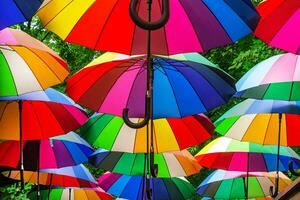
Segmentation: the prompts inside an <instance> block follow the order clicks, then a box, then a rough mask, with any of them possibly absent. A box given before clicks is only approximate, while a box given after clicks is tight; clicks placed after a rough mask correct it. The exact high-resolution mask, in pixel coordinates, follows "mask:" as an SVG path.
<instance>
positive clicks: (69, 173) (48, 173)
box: [3, 164, 97, 188]
mask: <svg viewBox="0 0 300 200" xmlns="http://www.w3.org/2000/svg"><path fill="white" fill-rule="evenodd" d="M3 174H4V175H5V176H6V177H8V178H12V179H17V180H20V171H17V170H16V171H9V172H4V173H3ZM24 179H25V182H28V183H32V184H38V185H39V184H41V185H47V186H50V187H52V186H54V187H77V188H78V187H79V188H94V187H96V186H97V181H96V180H95V179H94V177H93V175H92V174H91V173H90V172H89V171H88V169H87V168H86V167H84V165H82V164H80V165H76V166H72V167H64V168H59V169H43V170H41V171H40V172H39V173H38V172H31V171H24Z"/></svg>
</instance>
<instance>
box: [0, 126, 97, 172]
mask: <svg viewBox="0 0 300 200" xmlns="http://www.w3.org/2000/svg"><path fill="white" fill-rule="evenodd" d="M93 152H94V151H93V148H92V147H91V146H90V145H89V144H87V143H86V142H85V141H84V140H83V139H82V138H80V137H79V136H78V135H77V134H76V133H74V132H71V133H68V134H67V135H63V136H58V137H54V138H52V139H47V140H32V141H31V140H29V141H25V142H24V143H23V157H24V163H23V164H24V170H32V171H36V170H41V169H49V168H52V169H53V168H62V167H67V166H74V165H78V164H81V163H84V162H87V161H88V157H89V156H90V155H91V154H92V153H93ZM0 166H1V167H9V168H15V169H19V168H20V144H19V142H18V141H12V140H9V141H4V142H1V143H0Z"/></svg>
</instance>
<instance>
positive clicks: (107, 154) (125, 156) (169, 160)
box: [90, 149, 201, 178]
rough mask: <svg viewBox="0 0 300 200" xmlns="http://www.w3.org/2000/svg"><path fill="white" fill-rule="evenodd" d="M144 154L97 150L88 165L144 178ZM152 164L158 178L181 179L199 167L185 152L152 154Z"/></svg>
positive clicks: (197, 170)
mask: <svg viewBox="0 0 300 200" xmlns="http://www.w3.org/2000/svg"><path fill="white" fill-rule="evenodd" d="M145 156H147V155H145V154H143V153H139V154H132V153H123V152H111V151H106V150H103V149H99V150H97V151H96V152H95V153H93V154H92V155H91V156H90V163H92V164H93V165H94V166H95V167H97V168H101V169H105V170H107V171H111V172H114V173H120V174H125V175H129V176H145V166H146V162H147V160H146V158H145ZM154 162H155V163H156V164H157V165H158V168H159V170H158V174H157V177H158V178H170V177H183V176H190V175H193V174H196V173H198V172H199V171H200V169H201V166H200V165H199V164H198V162H197V160H196V159H195V158H194V157H193V156H192V155H191V154H190V153H189V152H188V151H187V150H183V151H178V152H172V153H160V154H154Z"/></svg>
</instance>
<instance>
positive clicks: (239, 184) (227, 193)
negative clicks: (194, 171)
mask: <svg viewBox="0 0 300 200" xmlns="http://www.w3.org/2000/svg"><path fill="white" fill-rule="evenodd" d="M249 175H250V177H249V180H248V187H249V189H248V194H246V193H247V192H246V190H245V184H247V183H246V182H247V181H245V177H246V176H247V173H245V172H231V171H224V170H216V171H214V172H213V173H212V174H210V175H209V176H208V177H207V178H206V179H205V180H204V181H203V182H202V183H201V184H200V185H199V186H198V188H197V193H198V194H199V195H201V196H203V197H211V198H213V199H247V198H257V197H267V196H269V188H270V187H272V186H274V182H275V179H274V175H275V173H274V172H269V173H262V172H251V173H249ZM291 183H292V181H291V180H290V179H289V178H288V177H287V176H285V175H284V174H283V173H281V172H280V178H279V191H283V190H284V189H285V188H286V187H287V186H289V185H290V184H291Z"/></svg>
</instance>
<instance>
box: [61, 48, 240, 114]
mask: <svg viewBox="0 0 300 200" xmlns="http://www.w3.org/2000/svg"><path fill="white" fill-rule="evenodd" d="M104 56H105V57H104V58H102V56H100V57H99V58H98V59H96V60H94V61H93V62H91V63H90V64H89V65H88V66H86V67H85V68H84V69H82V70H80V71H79V72H77V73H76V74H75V75H73V76H72V77H71V78H70V79H68V81H67V89H66V91H67V93H68V95H69V96H70V97H71V98H72V99H74V101H75V102H76V103H79V104H81V105H84V106H86V107H88V108H90V109H92V110H94V111H97V112H101V113H109V114H114V115H118V116H122V112H123V109H124V108H128V109H129V117H144V116H145V105H146V98H145V95H146V93H147V86H146V85H147V84H146V82H147V80H148V78H147V77H148V76H149V73H150V72H149V73H147V71H149V70H147V69H146V68H147V67H146V60H147V59H146V57H145V56H133V57H129V59H121V60H114V61H111V62H108V60H110V59H111V58H114V57H115V56H118V55H116V54H111V53H108V55H104ZM183 56H186V58H187V59H185V60H184V59H183V58H182V57H183ZM177 58H178V59H177ZM104 59H107V60H106V62H105V63H103V62H104V61H103V60H104ZM188 59H189V60H188ZM98 60H99V62H98ZM203 60H204V61H203ZM153 67H154V71H153V73H154V74H153V77H154V80H153V109H154V110H153V118H154V119H155V118H164V117H176V118H177V117H184V116H188V115H193V114H198V113H203V112H207V111H210V110H212V109H214V108H216V107H218V106H220V105H222V104H225V103H226V102H227V101H228V100H229V99H230V97H231V96H232V95H233V94H234V93H235V88H234V79H233V78H232V77H231V76H229V75H228V74H227V73H226V72H224V71H223V70H221V69H220V68H218V67H217V66H216V65H213V64H209V61H207V60H206V59H204V58H203V57H201V56H200V55H199V54H188V55H176V56H172V57H160V56H155V57H153ZM147 74H148V75H147ZM182 91H185V92H184V93H183V92H182Z"/></svg>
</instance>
